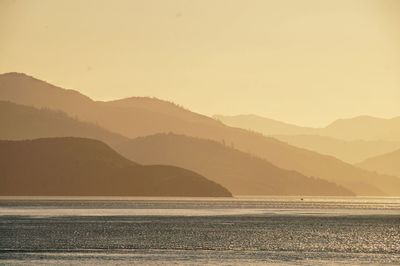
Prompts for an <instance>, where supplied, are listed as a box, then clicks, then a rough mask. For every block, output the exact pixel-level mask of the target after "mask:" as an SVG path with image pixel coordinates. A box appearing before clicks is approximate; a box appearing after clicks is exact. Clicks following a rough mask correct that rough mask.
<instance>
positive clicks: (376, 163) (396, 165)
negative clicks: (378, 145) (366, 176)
mask: <svg viewBox="0 0 400 266" xmlns="http://www.w3.org/2000/svg"><path fill="white" fill-rule="evenodd" d="M357 166H359V167H361V168H364V169H367V170H371V171H376V172H379V173H383V174H389V175H395V176H398V177H400V149H399V150H396V151H393V152H390V153H386V154H382V155H379V156H375V157H372V158H369V159H367V160H365V161H363V162H361V163H358V164H357Z"/></svg>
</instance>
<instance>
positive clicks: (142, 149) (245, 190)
mask: <svg viewBox="0 0 400 266" xmlns="http://www.w3.org/2000/svg"><path fill="white" fill-rule="evenodd" d="M117 150H118V151H119V152H120V153H121V154H123V155H125V156H126V157H127V158H130V159H132V160H134V161H137V162H140V163H143V164H169V165H176V166H180V167H184V168H186V169H191V170H193V171H195V172H197V173H200V174H202V175H205V176H207V177H208V178H209V179H210V180H213V181H215V182H217V183H219V184H221V185H223V186H224V187H226V188H227V189H229V190H230V191H231V192H232V193H233V194H234V195H309V196H313V195H314V196H316V195H334V196H349V195H353V193H352V192H350V191H348V190H346V189H344V188H342V187H339V186H337V185H335V184H333V183H329V182H327V181H324V180H321V179H316V178H309V177H305V176H303V175H301V174H300V173H297V172H294V171H288V170H283V169H280V168H278V167H276V166H274V165H272V164H270V163H269V162H267V161H265V160H262V159H260V158H257V157H254V156H251V155H249V154H246V153H244V152H241V151H238V150H235V149H232V148H230V147H227V146H224V145H223V144H221V143H217V142H215V141H211V140H204V139H199V138H192V137H188V136H183V135H175V134H158V135H153V136H148V137H140V138H137V139H134V140H131V141H129V142H127V143H123V144H122V145H121V146H120V147H118V148H117Z"/></svg>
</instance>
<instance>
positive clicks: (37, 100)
mask: <svg viewBox="0 0 400 266" xmlns="http://www.w3.org/2000/svg"><path fill="white" fill-rule="evenodd" d="M0 99H3V100H10V101H14V102H17V103H21V104H26V105H33V106H38V107H48V108H53V109H60V110H63V111H64V112H67V113H68V114H70V115H77V116H78V117H79V118H80V119H83V120H88V121H91V122H92V123H98V124H99V125H100V126H102V127H104V128H106V129H108V130H111V131H113V132H117V133H119V134H121V135H124V136H127V137H130V138H134V137H138V136H145V135H152V134H156V133H162V132H174V133H177V134H183V135H188V136H194V137H200V138H205V139H212V140H216V141H221V140H224V141H225V143H228V144H229V145H230V144H233V145H234V146H235V148H237V149H239V150H241V151H244V152H248V153H252V154H254V155H257V156H258V157H261V158H263V159H266V160H267V161H269V162H271V163H272V164H274V165H276V166H278V167H280V168H283V169H288V170H295V171H298V172H300V173H302V174H304V175H306V176H315V177H319V178H322V179H325V180H328V181H332V182H335V183H337V184H339V185H342V186H344V187H346V188H348V189H350V190H351V191H353V192H355V193H356V194H357V195H400V179H398V178H393V177H388V176H383V175H378V174H375V173H371V172H368V171H364V170H361V169H358V168H357V167H354V166H353V165H350V164H346V163H344V162H342V161H340V160H337V159H335V158H333V157H330V156H324V155H321V154H318V153H315V152H312V151H309V150H305V149H300V148H297V147H294V146H291V145H289V144H287V143H284V142H281V141H278V140H276V139H273V138H268V137H265V136H263V135H261V134H256V133H252V132H249V131H247V130H243V129H239V128H231V127H228V126H226V125H224V124H222V123H220V122H218V121H216V120H214V119H212V118H209V117H206V116H202V115H199V114H196V113H193V112H190V111H188V110H185V109H183V108H179V107H177V106H175V105H174V106H172V105H171V104H169V106H170V107H169V108H165V106H166V105H168V102H165V101H160V100H157V99H151V101H150V102H151V104H152V105H162V106H163V107H162V108H161V107H160V109H157V108H154V107H152V106H148V105H147V104H146V101H142V102H141V103H140V105H141V106H140V107H139V105H138V104H137V101H138V98H129V99H125V100H119V101H117V103H116V102H115V101H113V102H95V101H92V100H90V99H89V98H87V97H86V96H83V95H82V94H80V93H78V92H74V91H71V90H65V89H62V88H58V87H56V86H52V85H50V84H48V83H45V82H43V81H40V80H37V79H34V78H32V77H29V76H26V75H23V74H17V73H10V74H3V75H0ZM139 99H141V98H139ZM143 105H145V106H148V108H147V107H146V108H145V107H143ZM169 109H173V110H174V112H169V111H167V110H169ZM160 110H162V111H160ZM178 111H179V112H178ZM176 112H178V113H179V115H177V114H176Z"/></svg>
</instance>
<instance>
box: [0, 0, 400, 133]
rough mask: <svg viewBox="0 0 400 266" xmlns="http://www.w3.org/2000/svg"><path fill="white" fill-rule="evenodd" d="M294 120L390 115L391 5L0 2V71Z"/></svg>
mask: <svg viewBox="0 0 400 266" xmlns="http://www.w3.org/2000/svg"><path fill="white" fill-rule="evenodd" d="M10 71H17V72H25V73H27V74H30V75H33V76H35V77H38V78H41V79H44V80H47V81H49V82H51V83H54V84H57V85H60V86H62V87H66V88H72V89H77V90H79V91H81V92H82V93H84V94H87V95H88V96H90V97H92V98H93V99H101V100H104V99H115V98H121V97H127V96H155V97H158V98H162V99H167V100H172V101H174V102H176V103H179V104H181V105H183V106H185V107H187V108H189V109H192V110H194V111H197V112H201V113H204V114H208V115H211V114H215V113H218V114H240V113H255V114H259V115H263V116H267V117H270V118H275V119H280V120H284V121H287V122H293V123H296V124H301V125H314V126H318V125H324V124H327V123H328V122H330V121H331V120H334V119H336V118H343V117H351V116H356V115H363V114H367V115H374V116H380V117H393V116H400V1H398V0H329V1H328V0H275V1H268V0H260V1H256V0H241V1H239V0H229V1H221V0H186V1H184V0H182V1H178V0H168V1H167V0H143V1H116V0H110V1H98V0H93V1H83V0H79V1H78V0H75V1H74V0H57V1H54V0H31V1H30V0H25V1H18V0H16V1H12V0H0V72H1V73H2V72H10Z"/></svg>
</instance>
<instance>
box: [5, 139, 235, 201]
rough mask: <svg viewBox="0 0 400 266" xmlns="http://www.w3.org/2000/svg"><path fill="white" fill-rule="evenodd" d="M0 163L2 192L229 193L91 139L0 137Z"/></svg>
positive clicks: (182, 171)
mask: <svg viewBox="0 0 400 266" xmlns="http://www.w3.org/2000/svg"><path fill="white" fill-rule="evenodd" d="M0 169H1V175H0V195H2V196H4V195H12V196H231V194H230V192H229V191H227V190H226V189H225V188H223V187H222V186H220V185H218V184H216V183H214V182H212V181H209V180H207V179H205V178H204V177H202V176H200V175H198V174H196V173H194V172H191V171H188V170H185V169H182V168H178V167H173V166H142V165H139V164H136V163H133V162H131V161H129V160H127V159H125V158H124V157H122V156H121V155H119V154H118V153H116V152H115V151H113V150H112V149H111V148H109V147H108V146H107V145H105V144H104V143H102V142H100V141H95V140H90V139H81V138H50V139H37V140H25V141H4V140H2V141H0Z"/></svg>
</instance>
